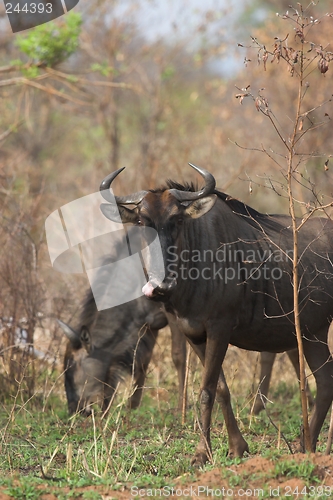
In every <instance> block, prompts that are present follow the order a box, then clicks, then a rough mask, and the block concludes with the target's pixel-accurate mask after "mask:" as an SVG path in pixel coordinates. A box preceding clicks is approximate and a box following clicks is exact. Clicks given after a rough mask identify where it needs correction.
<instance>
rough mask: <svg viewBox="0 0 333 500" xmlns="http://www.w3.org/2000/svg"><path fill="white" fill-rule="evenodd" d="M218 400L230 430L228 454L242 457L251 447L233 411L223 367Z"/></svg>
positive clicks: (232, 456) (231, 456) (228, 430)
mask: <svg viewBox="0 0 333 500" xmlns="http://www.w3.org/2000/svg"><path fill="white" fill-rule="evenodd" d="M216 400H217V401H218V403H219V404H220V405H221V408H222V412H223V416H224V420H225V425H226V428H227V432H228V441H229V452H228V456H229V457H230V458H234V457H242V456H243V454H244V452H245V451H247V452H248V451H249V447H248V444H247V442H246V441H245V439H244V438H243V436H242V434H241V432H240V430H239V427H238V425H237V421H236V418H235V415H234V412H233V411H232V407H231V398H230V392H229V388H228V386H227V383H226V381H225V378H224V373H223V370H222V368H221V371H220V375H219V380H218V384H217V394H216Z"/></svg>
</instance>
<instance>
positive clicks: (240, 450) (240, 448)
mask: <svg viewBox="0 0 333 500" xmlns="http://www.w3.org/2000/svg"><path fill="white" fill-rule="evenodd" d="M246 451H247V453H250V451H249V446H248V444H247V442H246V441H245V439H242V441H241V442H240V443H238V444H237V445H236V446H233V447H232V448H229V451H228V458H242V456H243V455H244V453H245V452H246Z"/></svg>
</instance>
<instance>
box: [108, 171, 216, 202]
mask: <svg viewBox="0 0 333 500" xmlns="http://www.w3.org/2000/svg"><path fill="white" fill-rule="evenodd" d="M189 165H190V166H191V167H192V168H194V170H196V171H197V172H199V174H200V175H201V176H202V177H203V178H204V180H205V185H204V187H203V188H202V189H200V190H199V191H194V192H192V191H180V190H179V189H170V190H169V192H170V193H171V194H172V195H173V196H174V197H175V198H176V199H177V200H178V201H193V200H199V199H200V198H204V197H205V196H207V195H209V194H211V193H212V192H213V191H214V189H215V184H216V183H215V178H214V176H213V175H212V174H210V173H209V172H207V170H204V169H203V168H200V167H196V166H195V165H192V163H189ZM124 168H125V167H122V168H120V169H119V170H116V171H115V172H112V174H110V175H108V176H107V177H105V179H104V180H103V181H102V182H101V185H100V191H101V193H102V196H103V198H104V199H105V200H106V201H108V202H109V203H114V200H115V201H116V203H118V204H119V205H138V204H139V203H140V201H142V199H143V198H144V197H145V196H146V194H147V193H148V191H138V192H137V193H133V194H130V195H128V196H115V197H113V196H110V191H109V190H110V187H111V184H112V181H113V180H114V179H115V178H116V177H117V175H119V174H120V172H122V171H123V170H124Z"/></svg>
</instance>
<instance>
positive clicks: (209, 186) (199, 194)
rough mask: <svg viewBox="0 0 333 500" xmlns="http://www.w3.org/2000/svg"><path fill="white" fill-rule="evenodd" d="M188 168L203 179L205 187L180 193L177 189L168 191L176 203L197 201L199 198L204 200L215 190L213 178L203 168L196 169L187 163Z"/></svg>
mask: <svg viewBox="0 0 333 500" xmlns="http://www.w3.org/2000/svg"><path fill="white" fill-rule="evenodd" d="M189 165H190V167H192V168H194V170H196V171H197V172H199V174H200V175H201V176H202V177H203V178H204V179H205V185H204V187H203V188H202V189H200V190H199V191H195V192H192V191H180V190H179V189H169V192H170V193H171V194H172V195H173V196H174V197H175V198H176V199H177V200H178V201H192V200H198V199H199V198H204V197H205V196H208V195H209V194H211V193H212V192H213V191H214V189H215V185H216V182H215V178H214V176H213V175H212V174H210V173H209V172H207V170H204V169H203V168H200V167H196V166H195V165H192V163H189Z"/></svg>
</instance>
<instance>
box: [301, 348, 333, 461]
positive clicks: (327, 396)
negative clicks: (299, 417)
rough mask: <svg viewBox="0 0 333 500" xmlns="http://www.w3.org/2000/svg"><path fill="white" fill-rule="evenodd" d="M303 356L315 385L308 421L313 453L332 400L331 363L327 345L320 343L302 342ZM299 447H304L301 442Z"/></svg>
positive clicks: (332, 365)
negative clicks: (315, 393) (315, 390)
mask: <svg viewBox="0 0 333 500" xmlns="http://www.w3.org/2000/svg"><path fill="white" fill-rule="evenodd" d="M304 354H305V357H306V360H307V362H308V365H309V367H310V369H311V371H312V372H313V375H314V377H315V379H316V384H317V396H316V400H315V405H314V408H313V412H312V416H311V420H310V434H311V442H312V448H313V451H315V449H316V444H317V439H318V435H319V432H320V430H321V427H322V425H323V423H324V420H325V417H326V414H327V412H328V410H329V408H330V406H331V403H332V399H333V383H332V377H333V361H332V359H331V358H329V351H328V347H327V344H326V343H325V342H321V341H319V340H318V341H312V342H304ZM301 446H302V447H304V445H303V443H302V440H301Z"/></svg>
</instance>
